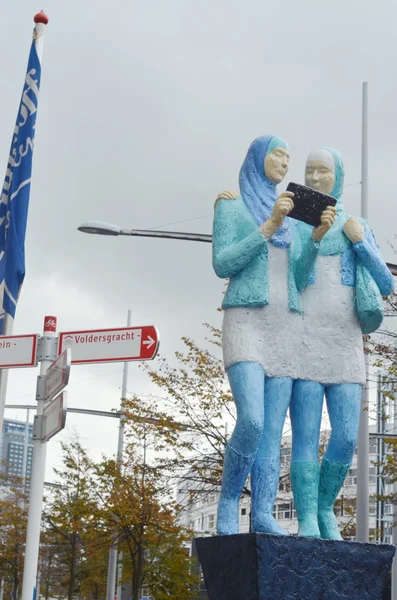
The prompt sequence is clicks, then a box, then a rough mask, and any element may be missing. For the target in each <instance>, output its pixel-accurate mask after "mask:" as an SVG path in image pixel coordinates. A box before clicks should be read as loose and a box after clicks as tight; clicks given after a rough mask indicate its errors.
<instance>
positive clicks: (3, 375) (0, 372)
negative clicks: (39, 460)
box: [0, 11, 48, 442]
mask: <svg viewBox="0 0 397 600" xmlns="http://www.w3.org/2000/svg"><path fill="white" fill-rule="evenodd" d="M34 22H35V28H34V30H33V39H34V42H35V47H36V53H37V56H38V59H39V62H40V63H41V57H42V54H43V43H44V31H45V26H46V25H47V23H48V18H47V16H46V15H45V13H44V11H41V12H40V13H38V14H37V15H35V17H34ZM29 101H30V100H29V97H27V98H26V102H27V103H29ZM36 110H37V108H36ZM19 124H20V125H21V123H19ZM17 128H18V124H17V125H16V128H15V130H14V135H13V142H14V141H15V137H16V136H17V135H18V134H17V132H16V129H17ZM12 146H13V144H12ZM32 151H33V150H32ZM12 159H13V156H12V148H11V153H10V157H9V160H8V165H7V171H6V179H5V183H4V187H3V194H2V195H1V199H0V204H3V206H4V205H5V206H6V207H7V205H8V208H9V210H11V209H10V207H9V203H10V202H12V196H11V197H8V191H9V190H10V188H11V185H12V179H11V178H10V169H11V170H12V166H10V162H12ZM28 181H29V182H30V175H29V179H28ZM23 185H26V181H25V182H23ZM3 195H4V198H3ZM16 195H18V192H16ZM3 214H4V213H3ZM4 220H6V221H7V220H8V218H7V216H6V217H2V218H1V219H0V223H1V225H2V224H3V221H4ZM1 250H2V251H3V252H2V253H1V254H2V255H3V258H4V255H6V254H7V253H6V252H5V250H6V249H5V247H2V248H1ZM2 288H3V294H2V296H3V298H4V294H5V281H3V282H2ZM16 297H17V296H16ZM1 304H2V305H3V306H2V308H3V309H4V304H3V299H2V301H1ZM13 329H14V319H13V316H12V315H10V314H9V312H7V311H5V312H4V317H3V327H2V330H1V331H2V333H1V335H12V334H13ZM7 384H8V369H0V442H1V439H2V436H3V423H4V410H5V403H6V396H7Z"/></svg>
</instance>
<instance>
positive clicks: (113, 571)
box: [106, 310, 131, 600]
mask: <svg viewBox="0 0 397 600" xmlns="http://www.w3.org/2000/svg"><path fill="white" fill-rule="evenodd" d="M130 326H131V311H130V310H129V311H128V317H127V327H130ZM128 365H129V363H128V362H125V363H124V368H123V383H122V388H121V405H120V424H119V439H118V444H117V464H118V466H119V469H121V465H122V462H123V448H124V421H125V416H124V414H125V404H124V401H125V399H126V397H127V386H128ZM120 558H122V557H120ZM118 574H119V577H118V579H119V580H120V579H121V575H122V567H121V565H119V572H118ZM116 579H117V537H116V536H115V540H114V543H113V545H112V546H111V547H110V552H109V563H108V583H107V591H106V600H114V593H115V589H116ZM119 595H121V586H119V585H118V586H117V597H118V598H119Z"/></svg>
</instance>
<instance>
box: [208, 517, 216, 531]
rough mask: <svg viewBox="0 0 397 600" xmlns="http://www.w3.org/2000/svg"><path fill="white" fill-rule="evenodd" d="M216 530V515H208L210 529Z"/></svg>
mask: <svg viewBox="0 0 397 600" xmlns="http://www.w3.org/2000/svg"><path fill="white" fill-rule="evenodd" d="M214 528H215V515H208V529H214Z"/></svg>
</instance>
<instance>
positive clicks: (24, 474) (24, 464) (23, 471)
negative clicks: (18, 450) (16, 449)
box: [22, 408, 30, 482]
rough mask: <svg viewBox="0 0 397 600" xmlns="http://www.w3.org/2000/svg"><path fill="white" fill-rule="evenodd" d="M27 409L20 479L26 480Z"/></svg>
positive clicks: (27, 445) (27, 412)
mask: <svg viewBox="0 0 397 600" xmlns="http://www.w3.org/2000/svg"><path fill="white" fill-rule="evenodd" d="M29 413H30V410H29V408H28V409H27V411H26V423H25V438H24V440H23V462H22V478H23V479H24V480H25V482H26V479H27V472H26V470H27V467H28V448H29Z"/></svg>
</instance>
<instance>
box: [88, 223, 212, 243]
mask: <svg viewBox="0 0 397 600" xmlns="http://www.w3.org/2000/svg"><path fill="white" fill-rule="evenodd" d="M77 229H78V230H79V231H82V232H83V233H92V234H94V235H129V236H134V237H152V238H168V239H170V240H186V241H189V242H212V235H207V234H204V233H186V232H183V231H152V230H151V229H122V228H121V227H119V226H118V225H111V224H110V223H101V222H100V221H87V222H86V223H82V224H81V225H80V227H78V228H77Z"/></svg>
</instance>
